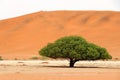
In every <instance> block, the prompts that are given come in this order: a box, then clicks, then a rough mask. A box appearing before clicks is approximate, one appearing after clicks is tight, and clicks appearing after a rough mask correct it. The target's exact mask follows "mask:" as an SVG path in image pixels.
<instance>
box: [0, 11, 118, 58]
mask: <svg viewBox="0 0 120 80" xmlns="http://www.w3.org/2000/svg"><path fill="white" fill-rule="evenodd" d="M68 35H79V36H82V37H84V38H86V39H87V40H88V41H90V42H94V43H96V44H98V45H100V46H102V47H105V48H107V50H108V51H109V53H110V54H111V55H112V56H113V57H114V58H120V12H112V11H51V12H44V11H43V12H38V13H33V14H28V15H24V16H20V17H16V18H12V19H7V20H1V21H0V56H2V57H3V58H6V59H14V58H18V59H27V58H30V57H33V56H39V55H38V51H39V50H40V49H41V48H42V47H44V46H45V45H46V44H47V43H50V42H53V41H55V40H56V39H58V38H60V37H62V36H68Z"/></svg>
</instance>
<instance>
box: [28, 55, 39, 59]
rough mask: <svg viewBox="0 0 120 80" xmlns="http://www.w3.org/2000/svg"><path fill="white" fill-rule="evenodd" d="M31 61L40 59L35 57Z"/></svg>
mask: <svg viewBox="0 0 120 80" xmlns="http://www.w3.org/2000/svg"><path fill="white" fill-rule="evenodd" d="M30 59H32V60H38V59H39V57H36V56H34V57H31V58H30Z"/></svg>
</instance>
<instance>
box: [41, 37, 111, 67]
mask: <svg viewBox="0 0 120 80" xmlns="http://www.w3.org/2000/svg"><path fill="white" fill-rule="evenodd" d="M39 54H40V55H42V56H46V57H50V58H65V59H69V61H70V67H74V64H75V62H77V61H79V60H98V59H111V58H112V56H111V55H110V54H108V52H107V50H106V49H105V48H102V47H100V46H98V45H95V44H93V43H89V42H87V41H86V40H85V39H84V38H82V37H79V36H66V37H62V38H60V39H58V40H56V41H55V42H54V43H49V44H48V45H47V46H45V47H43V48H42V49H41V50H40V51H39Z"/></svg>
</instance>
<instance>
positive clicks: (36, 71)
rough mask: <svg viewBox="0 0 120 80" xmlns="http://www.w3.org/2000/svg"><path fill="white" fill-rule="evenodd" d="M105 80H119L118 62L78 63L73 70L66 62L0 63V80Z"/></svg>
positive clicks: (119, 67) (119, 63)
mask: <svg viewBox="0 0 120 80" xmlns="http://www.w3.org/2000/svg"><path fill="white" fill-rule="evenodd" d="M100 65H101V66H100ZM88 66H89V67H90V68H88ZM96 67H98V68H96ZM106 79H109V80H120V61H104V62H103V61H95V62H93V61H80V62H77V63H76V64H75V68H69V67H68V61H22V60H21V61H8V60H6V61H0V80H106Z"/></svg>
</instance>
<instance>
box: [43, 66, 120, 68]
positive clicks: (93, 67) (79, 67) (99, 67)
mask: <svg viewBox="0 0 120 80" xmlns="http://www.w3.org/2000/svg"><path fill="white" fill-rule="evenodd" d="M42 67H48V68H83V69H84V68H91V69H92V68H98V69H120V68H110V67H88V66H74V67H69V66H42Z"/></svg>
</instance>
